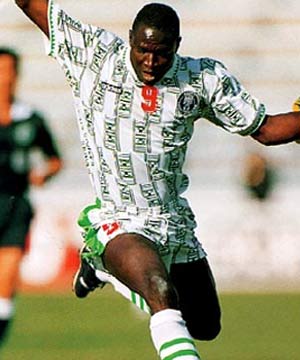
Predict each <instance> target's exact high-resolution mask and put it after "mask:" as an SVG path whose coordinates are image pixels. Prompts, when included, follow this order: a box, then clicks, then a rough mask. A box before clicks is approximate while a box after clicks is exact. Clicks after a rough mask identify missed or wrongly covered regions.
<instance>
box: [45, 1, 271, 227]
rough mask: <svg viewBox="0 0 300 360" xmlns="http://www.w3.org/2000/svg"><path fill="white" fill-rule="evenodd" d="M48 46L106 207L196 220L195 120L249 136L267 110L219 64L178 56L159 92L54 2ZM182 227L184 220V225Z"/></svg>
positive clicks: (120, 52)
mask: <svg viewBox="0 0 300 360" xmlns="http://www.w3.org/2000/svg"><path fill="white" fill-rule="evenodd" d="M49 29H50V42H49V43H48V44H47V52H48V53H49V54H50V55H51V56H52V57H54V58H56V59H57V61H58V62H59V64H60V66H61V67H62V69H63V71H64V73H65V76H66V78H67V80H68V82H69V84H70V86H71V88H72V91H73V96H74V100H75V108H76V113H77V118H78V124H79V130H80V138H81V144H82V148H83V151H84V158H85V163H86V166H87V168H88V170H89V174H90V177H91V182H92V184H93V187H94V190H95V192H96V196H97V197H98V198H99V199H100V200H101V204H102V207H104V208H109V209H115V210H116V211H122V210H124V209H127V208H134V209H138V210H137V211H139V209H149V208H151V209H152V208H156V207H160V208H167V209H170V208H172V211H173V212H174V209H175V213H178V214H183V213H184V214H185V215H186V214H188V215H186V216H188V217H189V218H190V219H191V223H192V224H193V225H191V226H192V227H194V226H195V224H194V220H193V221H192V218H193V214H192V212H191V210H190V208H189V205H188V203H187V201H186V200H184V199H183V198H182V197H181V194H182V193H183V192H184V191H185V190H186V189H187V187H188V177H187V176H186V174H184V173H183V171H182V167H183V164H184V160H185V157H186V150H187V145H188V142H189V140H190V139H191V136H192V133H193V127H194V122H195V120H197V119H200V118H206V119H208V120H209V121H211V122H213V123H214V124H216V125H218V126H220V127H222V128H224V129H225V130H226V131H229V132H231V133H237V134H240V135H249V134H251V133H253V132H254V131H255V130H257V129H258V128H259V126H260V125H261V123H262V121H263V119H264V115H265V109H264V106H263V105H262V104H260V103H259V102H258V101H257V100H256V99H255V98H253V97H252V96H251V95H250V94H249V93H248V92H247V91H246V90H245V89H244V88H243V87H242V86H241V84H239V82H238V81H237V80H236V79H235V78H234V77H233V76H232V75H231V74H230V73H229V72H228V71H227V70H226V68H225V67H224V66H223V65H222V64H221V63H220V62H218V61H215V60H213V59H210V58H199V59H194V58H190V57H182V56H179V55H177V54H176V55H175V58H174V62H173V65H172V67H171V68H170V69H169V71H168V72H167V73H166V74H165V76H164V77H163V78H162V79H161V80H160V81H159V82H158V83H157V84H155V86H145V85H144V84H143V83H142V82H140V81H139V80H138V78H137V76H136V74H135V72H134V69H133V67H132V65H131V62H130V48H129V45H128V44H127V43H126V42H124V41H123V40H122V39H120V38H119V37H118V36H116V35H114V34H113V33H111V32H108V31H106V30H104V29H102V28H99V27H95V26H93V25H88V24H83V23H82V22H80V21H78V20H76V19H73V18H72V17H71V16H69V15H68V14H67V13H66V12H65V11H63V10H62V9H61V8H60V7H59V6H58V4H55V3H54V2H53V1H50V2H49ZM179 223H180V219H179Z"/></svg>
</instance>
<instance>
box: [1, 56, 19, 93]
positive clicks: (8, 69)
mask: <svg viewBox="0 0 300 360" xmlns="http://www.w3.org/2000/svg"><path fill="white" fill-rule="evenodd" d="M16 82H17V72H16V69H15V59H14V58H13V57H12V56H10V55H6V54H3V55H0V92H1V93H2V95H1V96H3V95H4V97H6V98H10V99H11V100H12V98H13V96H14V93H15V87H16ZM5 95H6V96H5Z"/></svg>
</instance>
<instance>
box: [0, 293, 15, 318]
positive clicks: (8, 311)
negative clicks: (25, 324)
mask: <svg viewBox="0 0 300 360" xmlns="http://www.w3.org/2000/svg"><path fill="white" fill-rule="evenodd" d="M14 310H15V305H14V301H13V300H11V299H5V298H0V319H1V320H8V319H10V318H11V317H12V315H13V313H14Z"/></svg>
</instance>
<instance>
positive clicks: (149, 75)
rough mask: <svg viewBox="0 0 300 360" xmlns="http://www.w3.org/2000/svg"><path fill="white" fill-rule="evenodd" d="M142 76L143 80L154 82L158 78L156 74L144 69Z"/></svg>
mask: <svg viewBox="0 0 300 360" xmlns="http://www.w3.org/2000/svg"><path fill="white" fill-rule="evenodd" d="M142 77H143V81H144V82H147V83H150V82H154V81H155V79H156V76H155V74H154V73H153V72H149V71H142Z"/></svg>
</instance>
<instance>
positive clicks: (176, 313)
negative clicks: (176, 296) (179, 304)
mask: <svg viewBox="0 0 300 360" xmlns="http://www.w3.org/2000/svg"><path fill="white" fill-rule="evenodd" d="M170 321H172V322H178V323H182V324H185V321H184V320H183V318H182V314H181V311H180V310H175V309H165V310H161V311H159V312H157V313H155V314H154V315H152V316H151V319H150V327H151V328H153V327H156V326H159V325H161V324H165V323H166V322H170Z"/></svg>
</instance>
